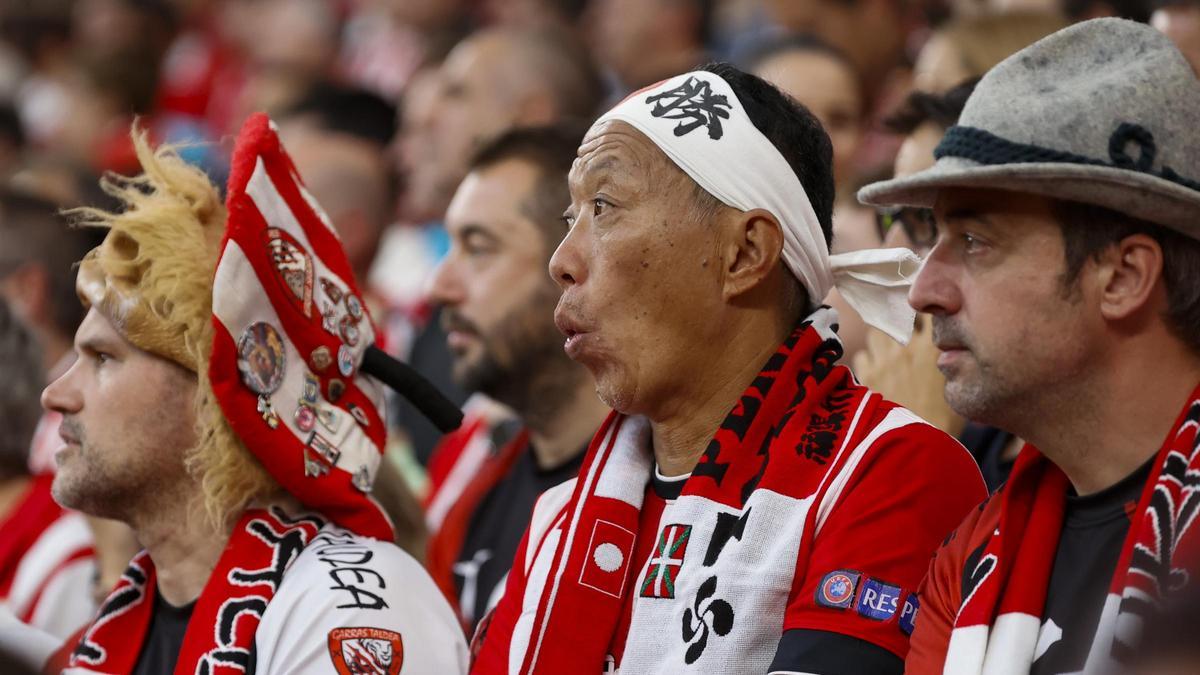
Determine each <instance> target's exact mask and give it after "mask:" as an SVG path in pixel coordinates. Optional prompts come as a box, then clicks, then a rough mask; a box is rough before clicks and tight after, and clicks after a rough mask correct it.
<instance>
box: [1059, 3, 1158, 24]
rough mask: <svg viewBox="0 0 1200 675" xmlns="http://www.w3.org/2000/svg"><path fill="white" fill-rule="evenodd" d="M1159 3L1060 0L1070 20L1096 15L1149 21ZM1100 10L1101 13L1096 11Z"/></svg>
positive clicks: (1063, 10)
mask: <svg viewBox="0 0 1200 675" xmlns="http://www.w3.org/2000/svg"><path fill="white" fill-rule="evenodd" d="M1159 4H1160V3H1158V2H1154V1H1152V0H1062V4H1061V5H1060V9H1061V10H1062V13H1063V16H1065V17H1067V18H1068V19H1070V20H1071V21H1084V20H1086V19H1089V18H1093V17H1097V16H1116V17H1120V18H1122V19H1129V20H1130V21H1138V22H1140V23H1149V22H1150V15H1151V14H1153V13H1154V10H1155V8H1156V7H1157V6H1158V5H1159ZM1096 10H1101V13H1096Z"/></svg>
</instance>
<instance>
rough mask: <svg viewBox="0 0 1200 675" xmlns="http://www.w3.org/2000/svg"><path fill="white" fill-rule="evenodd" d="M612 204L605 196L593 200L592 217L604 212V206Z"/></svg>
mask: <svg viewBox="0 0 1200 675" xmlns="http://www.w3.org/2000/svg"><path fill="white" fill-rule="evenodd" d="M606 206H612V205H611V204H609V203H608V202H607V201H606V200H605V199H604V198H603V197H596V198H595V199H593V200H592V217H596V216H599V215H600V214H601V213H604V207H606Z"/></svg>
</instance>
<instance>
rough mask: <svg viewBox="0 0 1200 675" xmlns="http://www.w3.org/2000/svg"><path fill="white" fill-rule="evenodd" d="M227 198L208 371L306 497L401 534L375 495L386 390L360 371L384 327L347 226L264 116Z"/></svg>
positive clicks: (282, 478) (267, 458) (373, 531)
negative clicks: (342, 232)
mask: <svg viewBox="0 0 1200 675" xmlns="http://www.w3.org/2000/svg"><path fill="white" fill-rule="evenodd" d="M226 205H227V210H228V222H227V224H226V230H225V237H224V240H223V242H222V244H221V254H220V259H219V260H218V262H217V267H216V276H215V278H214V281H213V297H212V300H213V302H212V310H213V326H214V339H213V351H212V358H211V360H210V362H209V371H208V376H209V379H210V381H211V383H212V388H213V391H214V392H215V393H216V396H217V399H218V401H219V402H220V405H221V409H222V411H223V412H224V414H225V417H226V418H227V419H228V421H229V424H230V426H231V427H232V428H233V430H234V432H235V433H236V434H237V435H238V437H239V438H240V439H241V440H242V442H243V443H244V444H245V445H246V447H247V448H249V449H250V451H251V452H252V453H253V454H254V455H255V456H256V457H257V458H258V459H259V461H260V462H261V463H262V464H263V466H264V467H266V469H267V471H268V472H269V473H270V474H271V475H272V476H273V477H274V478H275V480H276V481H278V482H279V484H280V485H281V486H282V487H283V488H284V489H286V490H287V491H288V492H290V493H291V494H292V495H294V496H295V497H297V498H298V499H299V500H300V501H301V502H302V503H303V504H304V505H305V506H307V507H309V508H312V509H315V510H317V511H320V512H321V513H323V514H325V515H326V516H328V517H329V518H331V519H332V520H334V521H335V522H337V523H338V524H340V525H342V526H343V527H346V528H348V529H350V530H353V531H355V532H358V533H361V534H365V535H367V536H372V537H376V538H380V539H391V538H392V528H391V524H390V522H389V520H388V519H387V517H386V516H385V515H384V512H383V510H382V509H381V508H380V506H379V505H378V504H377V503H375V501H374V500H372V499H371V498H370V495H369V492H370V490H371V486H372V484H373V483H374V480H375V475H376V472H377V470H378V468H379V463H380V462H381V461H382V459H383V452H384V446H385V442H386V437H387V429H386V427H385V422H384V410H385V409H384V393H383V388H382V386H381V383H380V381H379V380H377V379H376V378H374V377H371V376H368V375H366V374H364V373H363V372H362V366H363V362H364V355H366V354H368V352H369V350H370V351H371V353H372V356H374V357H375V358H380V357H381V356H382V354H381V353H380V352H378V350H373V349H371V348H372V346H373V345H374V343H375V342H376V339H377V338H376V331H375V328H374V326H373V325H372V322H371V318H370V316H369V314H368V312H367V309H366V307H365V305H364V303H363V302H362V296H361V294H360V292H359V289H358V287H357V285H356V284H355V281H354V275H353V273H352V272H351V269H350V263H349V261H348V260H347V259H346V254H345V252H344V251H343V250H342V245H341V242H340V240H339V239H338V236H337V234H336V233H335V232H334V229H333V227H332V226H331V225H330V223H329V221H328V219H327V218H326V216H325V214H324V213H323V212H322V211H321V208H320V206H318V205H317V203H316V201H315V200H314V199H313V197H312V195H310V194H309V192H308V191H307V190H306V189H305V188H304V185H303V183H302V181H301V179H300V176H299V175H298V174H297V172H296V168H295V167H294V166H293V164H292V161H291V159H290V158H289V157H288V155H287V153H286V152H285V151H284V149H283V146H282V145H281V143H280V141H279V136H278V135H277V133H276V129H275V126H274V124H273V123H272V122H271V121H270V120H269V119H268V118H267V116H266V115H263V114H257V115H254V116H252V117H251V118H250V119H249V120H247V121H246V123H245V125H244V126H243V127H242V131H241V134H240V135H239V137H238V140H237V145H236V147H235V149H234V153H233V159H232V162H231V167H230V176H229V190H228V196H227V198H226ZM368 360H370V359H368ZM410 398H411V396H410Z"/></svg>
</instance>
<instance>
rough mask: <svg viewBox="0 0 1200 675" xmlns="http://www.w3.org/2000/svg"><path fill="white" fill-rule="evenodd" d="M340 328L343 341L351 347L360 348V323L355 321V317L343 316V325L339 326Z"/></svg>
mask: <svg viewBox="0 0 1200 675" xmlns="http://www.w3.org/2000/svg"><path fill="white" fill-rule="evenodd" d="M338 328H339V331H338V332H339V333H341V336H342V340H344V341H345V342H346V344H347V345H349V346H351V347H357V346H358V338H359V330H358V322H356V321H355V320H354V317H353V316H349V315H347V316H343V317H342V321H341V324H340V325H339V327H338Z"/></svg>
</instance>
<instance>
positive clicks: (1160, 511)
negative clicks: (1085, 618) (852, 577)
mask: <svg viewBox="0 0 1200 675" xmlns="http://www.w3.org/2000/svg"><path fill="white" fill-rule="evenodd" d="M1198 429H1200V388H1197V389H1196V390H1195V391H1194V392H1193V393H1192V395H1191V396H1190V397H1189V398H1188V403H1187V405H1186V406H1185V407H1184V409H1183V412H1181V413H1180V415H1179V418H1178V419H1177V421H1176V422H1175V425H1174V426H1173V427H1172V429H1171V433H1170V434H1169V435H1168V436H1167V439H1166V441H1165V442H1164V444H1163V447H1162V449H1160V450H1159V452H1158V455H1157V458H1156V460H1155V463H1154V471H1153V473H1152V474H1151V477H1150V479H1149V480H1148V481H1147V482H1146V487H1145V488H1144V489H1143V491H1142V496H1141V499H1140V500H1139V501H1138V507H1137V511H1136V513H1135V515H1134V516H1133V518H1132V523H1131V524H1130V528H1129V534H1128V536H1127V537H1126V539H1125V544H1124V546H1123V548H1122V550H1121V556H1120V558H1119V559H1118V562H1117V570H1116V573H1115V574H1114V575H1113V580H1112V583H1111V584H1110V586H1109V589H1108V597H1107V598H1106V600H1105V603H1104V610H1103V612H1102V613H1101V616H1100V622H1099V625H1098V626H1097V629H1096V634H1095V637H1094V639H1093V642H1092V647H1091V649H1090V651H1089V653H1088V658H1087V665H1086V667H1085V669H1084V670H1085V672H1096V671H1097V670H1099V671H1103V670H1104V669H1106V668H1111V667H1113V666H1114V665H1115V664H1119V663H1121V662H1123V661H1124V660H1126V658H1127V656H1128V655H1129V651H1130V649H1131V648H1132V647H1133V646H1134V645H1135V644H1136V642H1137V640H1138V639H1139V636H1140V633H1141V628H1142V624H1143V622H1144V621H1145V619H1146V618H1147V616H1148V614H1149V613H1150V612H1152V611H1154V609H1155V605H1156V603H1157V602H1158V601H1159V600H1160V599H1162V598H1164V597H1167V596H1170V595H1172V594H1174V593H1177V592H1179V591H1180V590H1182V586H1183V585H1184V584H1186V583H1188V581H1189V579H1190V577H1191V576H1192V575H1194V574H1195V573H1196V572H1198V571H1200V557H1198V556H1197V553H1198V552H1200V528H1194V527H1193V524H1194V523H1195V521H1196V516H1197V514H1200V435H1198V434H1197V430H1198ZM1067 488H1068V481H1067V477H1066V475H1065V474H1064V473H1063V472H1062V470H1061V469H1059V468H1058V467H1057V466H1055V465H1054V464H1053V463H1052V462H1051V461H1050V460H1048V459H1046V457H1045V456H1044V455H1042V454H1041V453H1040V452H1038V451H1037V449H1036V448H1034V447H1033V446H1028V445H1027V446H1026V447H1025V448H1024V449H1022V451H1021V454H1020V456H1019V457H1018V458H1017V463H1016V466H1015V467H1014V468H1013V473H1012V477H1011V478H1010V479H1009V481H1008V484H1007V485H1006V486H1005V487H1004V488H1003V492H1002V493H1001V494H1000V495H999V497H998V498H1000V499H1002V500H1003V502H1002V504H1001V515H1000V524H999V527H998V528H997V529H996V531H995V533H994V534H993V535H992V536H991V538H990V539H989V540H988V541H986V542H985V543H984V545H983V548H982V550H981V551H980V553H979V555H978V556H974V555H973V556H972V557H971V559H970V561H969V563H968V564H970V565H973V569H971V570H965V571H964V578H972V579H974V580H975V582H974V585H973V587H972V590H971V591H970V594H969V595H968V596H967V597H966V598H965V599H964V601H963V603H962V607H961V609H960V610H959V613H958V617H957V619H956V620H955V622H954V630H953V632H952V633H951V635H950V645H949V648H948V649H947V653H946V666H945V672H947V673H955V675H959V674H962V675H972V674H975V673H984V672H986V673H989V675H992V674H995V675H1005V674H1008V673H1012V674H1014V675H1015V674H1017V673H1022V674H1023V673H1028V672H1029V668H1030V666H1031V665H1032V664H1033V661H1034V659H1035V656H1036V648H1037V642H1038V636H1039V633H1040V630H1041V625H1042V609H1043V607H1044V606H1045V601H1046V593H1047V586H1048V584H1049V581H1050V573H1051V571H1052V568H1053V565H1054V554H1055V549H1056V546H1057V544H1058V540H1059V535H1060V533H1061V530H1062V524H1063V516H1064V510H1065V506H1066V495H1067Z"/></svg>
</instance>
